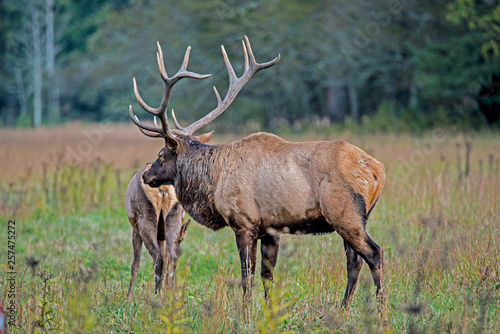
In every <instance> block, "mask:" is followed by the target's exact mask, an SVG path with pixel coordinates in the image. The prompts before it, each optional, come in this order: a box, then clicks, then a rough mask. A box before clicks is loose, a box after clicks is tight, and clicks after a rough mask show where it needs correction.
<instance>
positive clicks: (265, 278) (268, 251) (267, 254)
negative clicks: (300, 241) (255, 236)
mask: <svg viewBox="0 0 500 334" xmlns="http://www.w3.org/2000/svg"><path fill="white" fill-rule="evenodd" d="M279 240H280V237H279V235H278V234H272V235H271V234H266V235H265V236H263V237H262V238H261V241H260V252H261V255H262V263H261V273H260V276H261V277H262V283H263V284H264V294H265V297H266V300H267V301H269V291H270V289H271V286H272V283H273V273H274V267H275V266H276V262H277V260H278V251H279Z"/></svg>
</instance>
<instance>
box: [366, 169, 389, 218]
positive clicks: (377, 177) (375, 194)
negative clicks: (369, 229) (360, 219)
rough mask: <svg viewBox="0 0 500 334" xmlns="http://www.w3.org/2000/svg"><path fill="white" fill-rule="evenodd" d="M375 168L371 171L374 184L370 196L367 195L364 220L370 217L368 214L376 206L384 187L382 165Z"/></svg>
mask: <svg viewBox="0 0 500 334" xmlns="http://www.w3.org/2000/svg"><path fill="white" fill-rule="evenodd" d="M374 167H375V168H374V169H373V179H374V181H375V182H374V183H373V186H372V187H371V189H370V195H369V204H368V212H367V213H366V219H368V217H370V213H371V212H372V210H373V208H374V207H375V204H377V201H378V199H379V197H380V193H381V192H382V189H383V188H384V185H385V168H384V165H383V164H382V163H380V162H379V163H378V164H377V165H376V166H374Z"/></svg>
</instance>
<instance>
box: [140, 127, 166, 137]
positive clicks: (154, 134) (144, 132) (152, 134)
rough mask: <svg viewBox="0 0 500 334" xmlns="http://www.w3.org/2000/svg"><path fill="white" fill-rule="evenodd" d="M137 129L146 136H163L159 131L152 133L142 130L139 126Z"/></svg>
mask: <svg viewBox="0 0 500 334" xmlns="http://www.w3.org/2000/svg"><path fill="white" fill-rule="evenodd" d="M139 130H140V131H141V132H142V133H143V134H145V135H146V136H148V137H153V138H164V137H163V136H162V135H161V134H159V133H154V132H148V131H146V130H144V129H143V128H139Z"/></svg>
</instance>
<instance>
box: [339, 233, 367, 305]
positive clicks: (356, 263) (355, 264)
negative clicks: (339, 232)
mask: <svg viewBox="0 0 500 334" xmlns="http://www.w3.org/2000/svg"><path fill="white" fill-rule="evenodd" d="M344 248H345V255H346V257H347V287H346V289H345V295H344V299H343V300H342V307H346V306H347V305H349V303H350V302H351V299H352V295H353V293H354V290H356V286H357V284H358V276H359V272H360V271H361V267H362V266H363V258H362V257H361V256H359V255H358V254H357V253H356V252H355V251H354V249H352V248H351V246H349V245H348V244H347V243H346V242H345V241H344Z"/></svg>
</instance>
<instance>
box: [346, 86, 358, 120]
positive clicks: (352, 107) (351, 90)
mask: <svg viewBox="0 0 500 334" xmlns="http://www.w3.org/2000/svg"><path fill="white" fill-rule="evenodd" d="M347 95H348V96H349V112H350V114H351V117H352V118H353V119H354V120H355V121H358V120H359V109H358V108H359V107H358V91H357V89H356V87H355V86H354V84H353V83H351V82H349V83H348V84H347Z"/></svg>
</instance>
